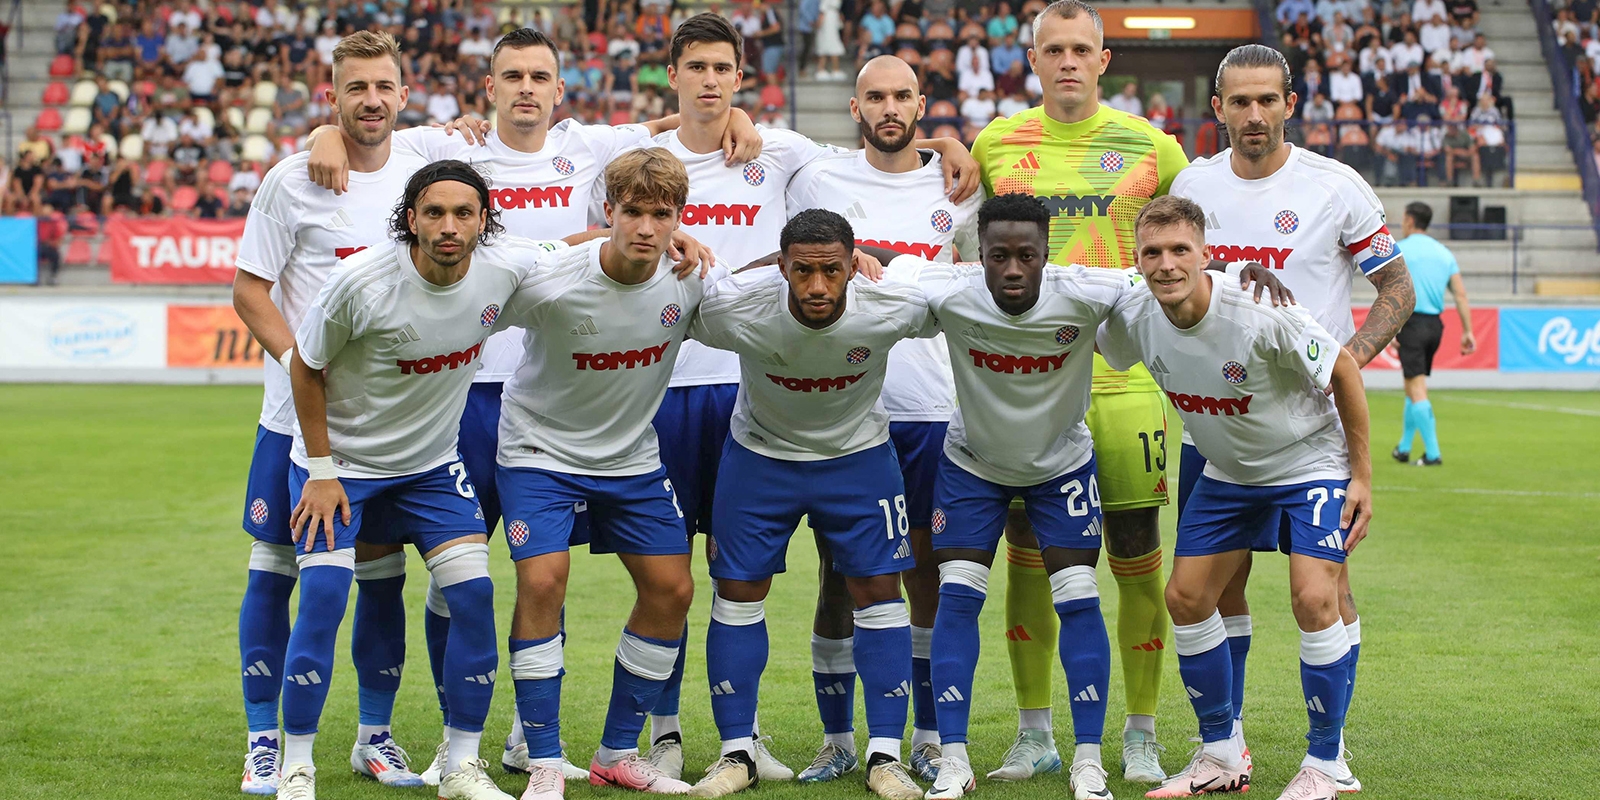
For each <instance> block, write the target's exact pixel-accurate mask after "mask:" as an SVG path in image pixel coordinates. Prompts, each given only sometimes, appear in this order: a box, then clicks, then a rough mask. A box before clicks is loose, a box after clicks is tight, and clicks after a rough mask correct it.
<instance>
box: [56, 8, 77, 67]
mask: <svg viewBox="0 0 1600 800" xmlns="http://www.w3.org/2000/svg"><path fill="white" fill-rule="evenodd" d="M83 17H84V14H83V9H81V8H79V7H78V3H77V0H67V2H66V5H65V7H63V8H62V9H61V13H59V14H57V15H56V52H57V53H61V54H68V55H70V54H71V53H72V51H73V49H74V48H76V47H77V46H78V26H79V25H80V24H82V23H83Z"/></svg>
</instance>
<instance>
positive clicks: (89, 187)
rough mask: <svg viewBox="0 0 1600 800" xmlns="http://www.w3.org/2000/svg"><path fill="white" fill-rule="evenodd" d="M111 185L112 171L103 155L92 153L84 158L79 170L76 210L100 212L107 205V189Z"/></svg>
mask: <svg viewBox="0 0 1600 800" xmlns="http://www.w3.org/2000/svg"><path fill="white" fill-rule="evenodd" d="M110 183H111V170H110V168H108V167H107V166H106V161H105V155H104V154H103V153H91V154H89V155H88V156H87V157H85V158H84V161H83V167H82V168H81V169H79V170H78V195H77V197H76V198H74V199H75V200H76V203H75V204H74V206H73V207H74V208H76V207H78V206H83V207H84V208H85V210H88V209H93V210H95V211H98V210H99V209H100V208H101V207H102V206H103V204H104V203H105V197H106V188H107V187H108V186H109V185H110Z"/></svg>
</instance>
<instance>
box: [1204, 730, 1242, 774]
mask: <svg viewBox="0 0 1600 800" xmlns="http://www.w3.org/2000/svg"><path fill="white" fill-rule="evenodd" d="M1242 744H1243V742H1242V741H1241V740H1239V739H1234V738H1231V737H1230V738H1227V739H1223V740H1222V741H1220V742H1206V743H1205V750H1206V755H1208V756H1211V757H1212V758H1214V759H1216V760H1218V761H1221V762H1222V763H1224V764H1226V765H1228V766H1230V767H1231V766H1234V765H1236V764H1238V763H1239V761H1240V760H1241V759H1243V758H1244V747H1243V746H1242Z"/></svg>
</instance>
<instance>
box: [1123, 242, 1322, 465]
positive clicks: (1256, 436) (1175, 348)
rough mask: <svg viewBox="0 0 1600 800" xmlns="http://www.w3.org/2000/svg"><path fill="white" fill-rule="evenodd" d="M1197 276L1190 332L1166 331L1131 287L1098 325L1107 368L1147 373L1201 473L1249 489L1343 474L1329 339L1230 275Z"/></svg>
mask: <svg viewBox="0 0 1600 800" xmlns="http://www.w3.org/2000/svg"><path fill="white" fill-rule="evenodd" d="M1206 276H1207V277H1208V278H1209V279H1210V280H1211V305H1210V306H1209V307H1208V309H1207V310H1206V315H1205V316H1204V317H1202V318H1201V320H1200V322H1199V323H1197V324H1196V325H1195V326H1194V327H1192V328H1189V329H1187V330H1184V329H1180V328H1178V327H1177V326H1175V325H1173V324H1172V322H1171V321H1169V320H1168V319H1167V317H1166V314H1164V313H1163V312H1162V310H1161V304H1160V303H1157V302H1156V299H1155V296H1154V295H1152V294H1151V293H1150V291H1149V290H1148V289H1147V288H1146V287H1144V286H1143V285H1140V286H1139V287H1138V288H1136V289H1135V290H1134V291H1133V294H1132V296H1131V297H1130V298H1129V302H1128V303H1127V304H1125V305H1123V306H1122V307H1119V308H1118V309H1117V311H1116V312H1115V313H1114V314H1113V315H1112V317H1111V319H1110V320H1108V321H1107V322H1106V324H1105V325H1104V326H1103V327H1102V328H1101V329H1100V333H1099V343H1100V352H1101V354H1102V355H1104V356H1105V358H1106V361H1107V362H1109V363H1110V364H1111V366H1112V368H1113V369H1126V368H1127V367H1128V365H1131V364H1136V363H1138V362H1140V361H1143V362H1144V363H1145V364H1146V365H1147V366H1149V367H1150V373H1151V374H1152V375H1154V376H1155V379H1156V383H1158V384H1160V386H1161V388H1162V390H1163V391H1165V392H1166V393H1167V397H1168V398H1169V399H1171V400H1172V405H1173V406H1175V407H1176V408H1177V409H1178V413H1179V414H1180V415H1182V416H1183V429H1184V431H1185V432H1187V433H1190V434H1191V435H1192V436H1193V438H1194V443H1195V446H1196V447H1198V448H1200V454H1201V455H1202V456H1205V458H1206V469H1205V474H1206V475H1207V476H1210V477H1211V478H1214V479H1216V480H1220V481H1227V482H1229V483H1240V484H1246V485H1250V486H1280V485H1285V484H1292V483H1304V482H1306V481H1312V480H1339V479H1343V478H1349V477H1350V464H1349V458H1348V455H1347V451H1346V449H1345V441H1344V433H1343V431H1342V429H1341V428H1340V425H1339V414H1338V410H1337V409H1336V408H1335V407H1334V404H1333V400H1331V399H1329V397H1328V396H1327V395H1326V394H1325V393H1324V391H1325V390H1326V389H1327V388H1328V386H1329V382H1330V381H1331V380H1332V378H1333V365H1334V362H1335V361H1336V360H1337V359H1338V358H1339V349H1340V343H1339V341H1338V340H1337V339H1335V338H1334V337H1333V335H1332V334H1330V333H1328V331H1327V330H1325V329H1324V328H1323V327H1322V325H1320V324H1318V323H1317V321H1316V319H1314V318H1313V317H1312V316H1311V313H1310V312H1309V311H1308V310H1307V309H1304V308H1301V307H1299V306H1285V307H1282V308H1274V307H1273V306H1272V305H1271V304H1270V303H1256V302H1255V299H1254V298H1253V297H1252V296H1251V295H1250V294H1249V293H1248V292H1246V291H1245V290H1243V289H1240V288H1239V287H1238V285H1237V283H1236V282H1235V281H1233V280H1232V279H1231V278H1228V277H1226V276H1223V275H1219V274H1216V273H1210V272H1208V273H1206Z"/></svg>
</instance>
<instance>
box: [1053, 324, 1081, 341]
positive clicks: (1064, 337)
mask: <svg viewBox="0 0 1600 800" xmlns="http://www.w3.org/2000/svg"><path fill="white" fill-rule="evenodd" d="M1077 340H1078V326H1076V325H1062V326H1061V327H1059V328H1056V344H1072V343H1073V342H1075V341H1077Z"/></svg>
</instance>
